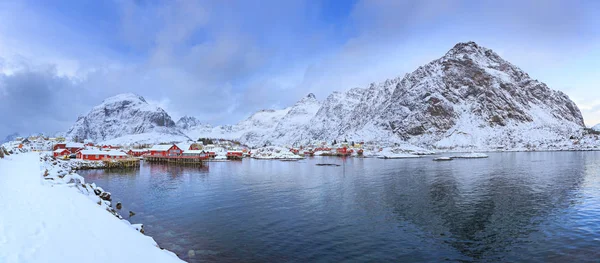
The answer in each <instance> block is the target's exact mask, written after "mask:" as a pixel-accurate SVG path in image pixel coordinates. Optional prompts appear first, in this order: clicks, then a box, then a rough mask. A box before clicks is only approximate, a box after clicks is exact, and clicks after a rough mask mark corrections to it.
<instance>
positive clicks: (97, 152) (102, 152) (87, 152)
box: [79, 150, 108, 155]
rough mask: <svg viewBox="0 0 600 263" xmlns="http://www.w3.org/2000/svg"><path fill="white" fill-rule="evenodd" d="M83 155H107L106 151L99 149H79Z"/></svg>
mask: <svg viewBox="0 0 600 263" xmlns="http://www.w3.org/2000/svg"><path fill="white" fill-rule="evenodd" d="M79 152H80V153H81V154H83V155H107V154H108V152H105V151H100V150H81V151H79Z"/></svg>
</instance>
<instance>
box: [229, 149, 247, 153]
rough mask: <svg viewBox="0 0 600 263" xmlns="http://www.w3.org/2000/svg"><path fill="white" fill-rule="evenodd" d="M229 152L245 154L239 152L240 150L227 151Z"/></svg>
mask: <svg viewBox="0 0 600 263" xmlns="http://www.w3.org/2000/svg"><path fill="white" fill-rule="evenodd" d="M227 152H228V153H243V152H242V151H238V150H235V151H227Z"/></svg>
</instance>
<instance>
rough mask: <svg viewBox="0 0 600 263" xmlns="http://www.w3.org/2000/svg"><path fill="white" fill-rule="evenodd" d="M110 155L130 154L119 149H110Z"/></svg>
mask: <svg viewBox="0 0 600 263" xmlns="http://www.w3.org/2000/svg"><path fill="white" fill-rule="evenodd" d="M108 156H125V157H126V156H129V155H127V154H126V153H124V152H122V151H119V150H110V151H108Z"/></svg>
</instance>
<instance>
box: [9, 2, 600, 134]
mask: <svg viewBox="0 0 600 263" xmlns="http://www.w3.org/2000/svg"><path fill="white" fill-rule="evenodd" d="M599 12H600V4H599V3H598V1H554V0H549V1H455V0H448V1H437V0H426V1H385V0H355V1H318V0H314V1H303V0H286V1H275V0H264V1H241V0H240V1H236V0H227V1H192V0H188V1H142V0H138V1H127V0H123V1H116V0H115V1H75V0H69V1H52V4H49V2H47V1H13V0H5V1H1V2H0V103H1V104H0V110H2V111H3V112H5V111H11V114H10V116H6V115H3V117H2V119H3V121H2V123H6V125H4V126H3V127H0V137H3V136H5V135H6V134H8V133H11V132H14V131H19V132H22V133H30V132H40V131H43V132H54V131H65V130H67V129H68V128H69V126H70V125H71V124H72V123H74V122H75V120H76V119H77V116H78V115H81V114H85V113H86V112H87V111H88V110H89V109H90V108H91V107H92V106H93V105H96V104H98V103H100V102H101V101H102V99H103V98H105V97H107V96H111V95H115V94H118V93H123V92H135V93H138V94H140V95H142V96H144V97H145V98H146V99H147V100H149V101H152V102H154V103H158V104H159V105H161V106H162V107H164V108H165V109H166V110H167V111H168V112H169V113H170V114H171V115H173V117H174V118H178V117H181V116H182V115H193V116H196V117H198V118H200V119H201V120H202V121H205V122H209V123H212V124H224V123H235V122H237V121H239V120H240V119H243V118H245V117H247V116H248V115H249V114H251V113H252V112H254V111H256V110H259V109H264V108H281V107H285V106H287V105H290V104H292V103H294V102H295V101H297V100H298V99H300V98H301V97H302V96H304V95H306V94H308V93H310V92H312V93H315V94H316V95H317V98H319V99H324V98H325V97H326V96H327V95H328V94H330V93H331V92H332V91H336V90H337V91H344V90H347V89H350V88H354V87H364V86H366V85H368V84H369V83H372V82H381V81H384V80H385V79H387V78H394V77H397V76H403V75H404V74H406V73H408V72H411V71H412V70H414V69H416V68H417V67H418V66H420V65H422V64H425V63H427V62H429V61H431V60H434V59H436V58H439V57H441V56H442V55H443V54H444V53H445V52H446V51H447V50H449V49H450V48H451V47H452V46H453V45H454V44H456V43H457V42H461V41H471V40H472V41H475V42H477V43H478V44H480V45H483V46H485V47H488V48H491V49H493V50H494V51H496V52H497V53H499V54H500V55H501V56H502V57H504V58H505V59H507V60H508V61H511V62H512V63H513V64H515V65H517V66H519V67H521V68H522V69H523V70H525V71H526V72H528V73H529V74H530V75H531V76H532V77H534V78H536V79H538V80H541V81H543V82H545V83H547V84H548V86H550V87H551V88H553V89H558V90H562V91H564V92H565V93H567V94H568V95H569V96H570V97H571V99H573V100H574V101H575V102H576V103H577V104H578V105H579V107H580V108H581V110H582V112H583V114H584V118H585V120H586V124H588V125H593V124H596V123H598V122H600V90H599V89H598V81H597V78H598V77H597V76H600V21H599V18H597V14H598V13H599ZM65 101H68V102H65ZM66 104H68V107H67V106H66Z"/></svg>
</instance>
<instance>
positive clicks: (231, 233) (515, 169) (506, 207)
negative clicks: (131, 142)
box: [85, 152, 600, 262]
mask: <svg viewBox="0 0 600 263" xmlns="http://www.w3.org/2000/svg"><path fill="white" fill-rule="evenodd" d="M599 155H600V154H598V153H568V152H564V153H502V154H491V155H490V158H488V159H484V160H457V161H453V162H432V161H431V159H428V158H423V159H413V160H379V159H352V158H349V159H339V158H314V159H307V160H303V161H299V162H277V161H259V160H244V161H242V162H228V163H210V164H209V167H210V169H208V168H201V169H199V168H197V167H178V166H168V165H146V164H143V165H142V166H141V167H140V169H139V170H138V171H134V172H123V173H115V172H113V171H107V172H104V171H89V172H86V173H85V177H86V179H87V180H88V181H91V182H96V183H97V184H98V185H100V186H102V187H104V188H105V189H107V190H108V191H111V192H113V196H115V197H116V198H121V199H122V200H123V204H124V205H125V206H127V209H131V210H134V211H136V213H138V215H136V217H134V218H132V221H134V222H136V223H137V222H141V223H144V224H146V230H147V231H146V232H147V233H148V234H149V235H152V236H153V237H154V238H155V239H156V240H157V241H158V242H159V244H161V245H162V246H163V247H165V248H167V249H170V250H172V251H174V252H176V253H177V254H178V255H179V256H180V257H181V258H183V259H185V260H188V261H191V262H202V261H220V262H222V261H235V262H239V261H261V262H262V261H268V262H271V261H299V262H313V261H327V262H330V261H333V262H337V261H376V262H380V261H426V262H439V261H486V262H487V261H498V262H507V261H508V262H512V261H528V262H532V261H537V262H547V261H554V260H561V259H565V258H573V259H577V260H576V261H594V260H596V259H597V258H598V256H600V255H598V252H596V251H595V250H594V249H593V248H597V247H600V179H599V175H598V173H599V171H600V169H599V160H600V159H599V158H598V157H600V156H599ZM316 163H337V164H341V165H342V166H339V167H324V166H316V165H315V164H316ZM565 244H568V245H565ZM189 250H194V253H193V255H194V256H193V257H189V254H188V252H189Z"/></svg>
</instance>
